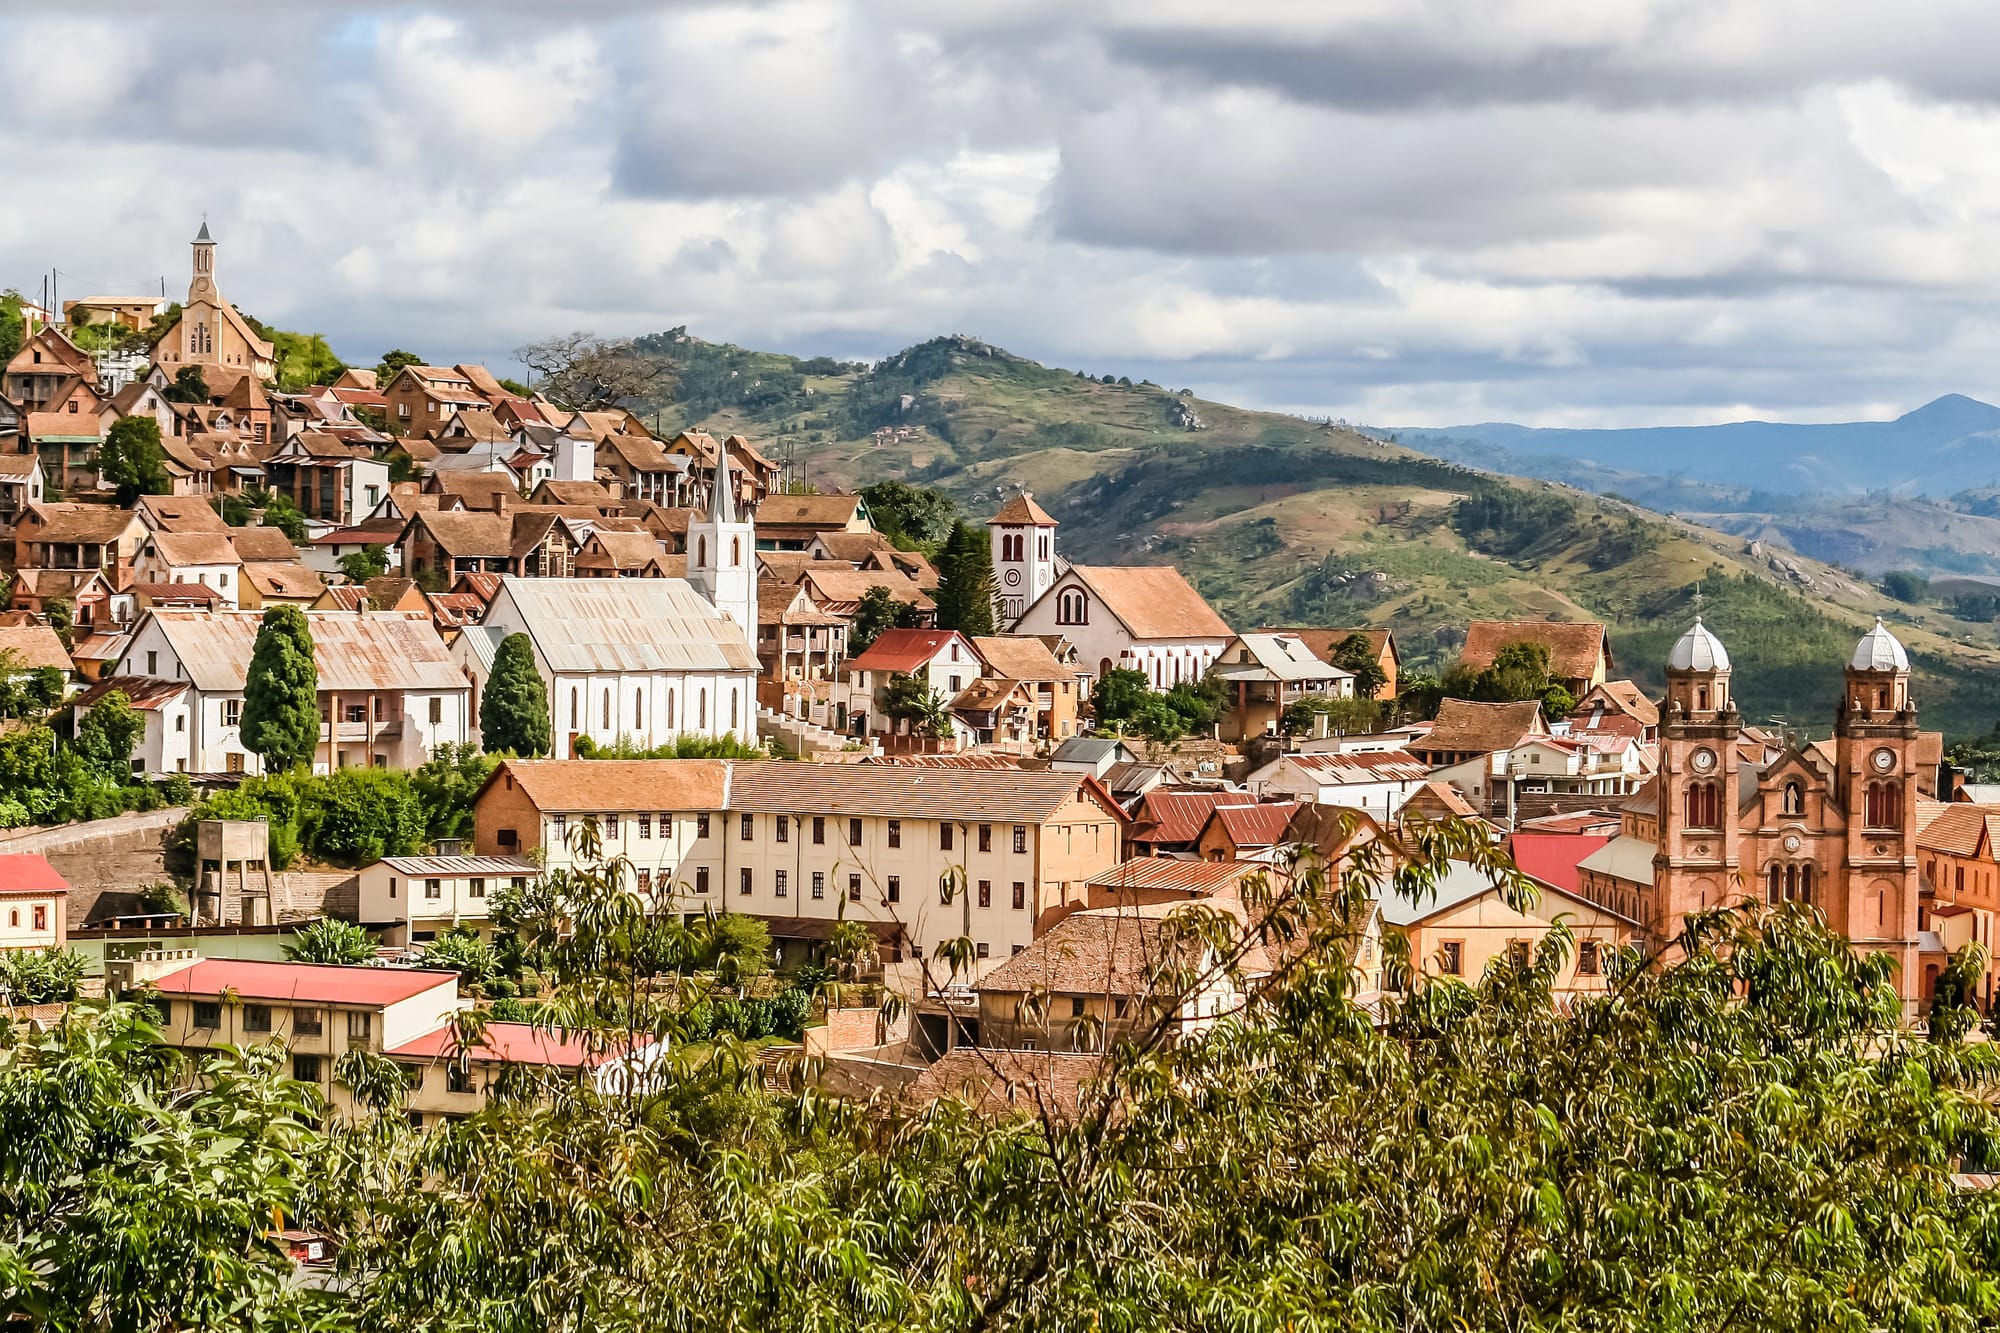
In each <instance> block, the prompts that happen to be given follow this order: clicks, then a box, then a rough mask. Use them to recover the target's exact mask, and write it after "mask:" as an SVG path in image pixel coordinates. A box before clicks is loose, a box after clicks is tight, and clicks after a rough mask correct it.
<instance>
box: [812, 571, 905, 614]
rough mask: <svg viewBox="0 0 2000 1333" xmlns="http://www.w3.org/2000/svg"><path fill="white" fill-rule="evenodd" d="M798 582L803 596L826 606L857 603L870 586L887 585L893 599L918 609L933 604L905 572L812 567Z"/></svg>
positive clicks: (832, 606) (855, 604) (845, 605)
mask: <svg viewBox="0 0 2000 1333" xmlns="http://www.w3.org/2000/svg"><path fill="white" fill-rule="evenodd" d="M802 582H803V583H804V585H805V589H806V593H807V595H808V596H810V597H811V598H812V599H813V600H814V601H815V602H818V603H819V604H820V605H821V606H823V607H826V608H828V609H835V608H852V607H854V606H858V605H859V604H860V602H861V599H862V598H864V597H866V596H867V595H868V590H869V589H870V588H887V589H888V590H889V595H890V596H891V597H892V598H894V599H895V600H896V601H899V602H908V603H909V604H910V605H911V606H914V607H916V608H917V609H918V610H919V611H930V610H934V609H936V607H937V603H936V602H934V601H932V600H931V598H930V594H928V593H926V592H925V591H924V590H923V589H922V588H919V587H918V586H917V585H916V583H915V582H914V581H913V580H912V579H911V578H910V577H909V576H908V575H906V574H895V573H891V572H889V571H888V570H878V569H847V568H844V567H843V568H840V569H823V568H821V569H812V570H809V571H807V573H806V575H805V577H804V579H803V580H802Z"/></svg>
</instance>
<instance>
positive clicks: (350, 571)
mask: <svg viewBox="0 0 2000 1333" xmlns="http://www.w3.org/2000/svg"><path fill="white" fill-rule="evenodd" d="M339 564H340V573H341V576H342V577H343V578H345V579H346V580H347V581H348V582H349V583H366V582H368V580H370V579H379V578H381V577H382V576H383V575H384V574H387V573H388V572H389V548H388V547H386V546H383V545H382V544H381V543H379V542H370V543H369V544H368V545H366V546H364V547H362V548H361V549H360V550H358V551H349V552H348V553H347V554H346V555H344V556H342V557H340V561H339Z"/></svg>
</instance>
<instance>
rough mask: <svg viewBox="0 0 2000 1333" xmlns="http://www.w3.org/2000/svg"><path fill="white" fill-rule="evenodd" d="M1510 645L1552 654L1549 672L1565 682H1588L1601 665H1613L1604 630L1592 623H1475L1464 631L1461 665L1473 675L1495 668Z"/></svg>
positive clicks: (1544, 621)
mask: <svg viewBox="0 0 2000 1333" xmlns="http://www.w3.org/2000/svg"><path fill="white" fill-rule="evenodd" d="M1510 643H1539V644H1544V645H1546V646H1547V647H1548V650H1549V670H1550V671H1551V672H1552V673H1553V674H1554V675H1556V676H1559V677H1561V678H1563V679H1565V680H1588V679H1589V678H1590V677H1591V676H1594V675H1596V674H1597V669H1598V666H1599V665H1600V664H1602V665H1604V666H1607V667H1608V666H1609V665H1610V664H1611V646H1610V644H1609V643H1608V642H1607V641H1606V639H1605V637H1604V626H1602V625H1599V624H1595V623H1591V622H1575V623H1565V622H1561V621H1554V620H1475V621H1473V622H1472V623H1471V624H1469V625H1467V626H1466V627H1465V647H1464V648H1463V649H1462V650H1460V652H1459V655H1458V657H1459V661H1461V662H1463V663H1464V664H1465V665H1466V666H1469V667H1471V668H1472V669H1473V670H1474V671H1484V670H1485V669H1486V668H1487V667H1490V666H1492V665H1493V658H1494V655H1495V654H1497V653H1498V652H1499V651H1500V650H1501V649H1502V648H1505V647H1506V646H1507V645H1508V644H1510Z"/></svg>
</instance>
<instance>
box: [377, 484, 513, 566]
mask: <svg viewBox="0 0 2000 1333" xmlns="http://www.w3.org/2000/svg"><path fill="white" fill-rule="evenodd" d="M508 489H509V490H511V489H512V487H509V488H508ZM418 531H422V532H425V533H428V534H429V535H430V539H431V541H432V542H434V543H436V545H437V548H438V549H439V550H440V551H443V552H444V553H445V554H446V555H448V556H452V557H454V558H456V559H461V560H500V559H505V558H507V557H510V556H512V555H513V554H514V518H513V516H512V515H511V514H506V513H498V512H495V511H492V510H486V509H477V510H475V509H458V510H449V511H447V510H441V509H429V510H419V511H418V512H417V513H415V514H412V515H411V516H410V526H409V528H408V529H407V530H406V532H405V534H404V537H403V541H404V542H405V543H407V542H408V541H409V534H411V533H415V532H418Z"/></svg>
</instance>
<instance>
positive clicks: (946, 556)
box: [936, 521, 998, 636]
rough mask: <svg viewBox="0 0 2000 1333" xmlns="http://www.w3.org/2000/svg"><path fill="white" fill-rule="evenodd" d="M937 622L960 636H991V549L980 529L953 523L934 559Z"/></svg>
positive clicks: (992, 593)
mask: <svg viewBox="0 0 2000 1333" xmlns="http://www.w3.org/2000/svg"><path fill="white" fill-rule="evenodd" d="M938 566H939V568H938V590H937V597H936V601H937V623H938V628H939V629H955V630H957V631H958V632H959V633H961V634H965V635H968V636H970V635H977V634H991V633H993V598H994V594H995V591H996V588H997V586H998V585H997V584H996V583H995V582H994V578H993V547H992V544H991V542H990V540H989V539H988V537H987V535H986V533H985V531H984V530H982V529H980V528H976V527H974V526H973V525H972V524H970V523H966V522H964V521H960V522H958V523H954V524H953V525H952V529H951V536H949V537H947V538H946V539H945V544H944V551H943V552H942V553H941V554H940V555H939V557H938Z"/></svg>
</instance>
